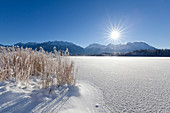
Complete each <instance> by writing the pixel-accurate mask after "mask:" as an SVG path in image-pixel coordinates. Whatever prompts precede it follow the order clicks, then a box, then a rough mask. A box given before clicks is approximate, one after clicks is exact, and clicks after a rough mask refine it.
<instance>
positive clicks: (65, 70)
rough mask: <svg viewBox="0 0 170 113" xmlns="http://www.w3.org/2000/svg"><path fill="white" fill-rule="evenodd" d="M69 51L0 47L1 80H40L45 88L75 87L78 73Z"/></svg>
mask: <svg viewBox="0 0 170 113" xmlns="http://www.w3.org/2000/svg"><path fill="white" fill-rule="evenodd" d="M68 56H69V52H68V49H67V50H66V51H64V52H60V51H57V50H56V48H55V47H54V52H46V51H44V50H43V48H42V47H40V50H39V51H37V50H36V49H35V50H32V49H31V48H25V49H24V48H22V47H21V48H19V47H18V46H12V47H0V80H1V81H4V80H9V79H12V78H14V80H15V81H16V82H29V80H30V79H33V78H36V79H39V80H40V84H41V85H42V87H43V88H51V87H53V86H60V85H62V84H67V85H74V84H75V83H76V73H77V69H75V65H74V62H73V61H71V60H70V59H69V58H68Z"/></svg>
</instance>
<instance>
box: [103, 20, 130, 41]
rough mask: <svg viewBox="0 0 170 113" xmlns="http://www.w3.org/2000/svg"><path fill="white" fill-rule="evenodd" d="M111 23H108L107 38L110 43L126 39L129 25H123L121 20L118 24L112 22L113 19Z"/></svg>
mask: <svg viewBox="0 0 170 113" xmlns="http://www.w3.org/2000/svg"><path fill="white" fill-rule="evenodd" d="M109 23H110V24H109V25H106V29H105V31H106V33H105V34H106V37H107V40H108V41H109V42H110V43H121V40H122V39H124V37H125V34H126V33H127V32H126V30H127V29H128V27H124V25H121V24H120V23H121V21H119V22H118V24H114V25H113V24H112V23H111V21H109Z"/></svg>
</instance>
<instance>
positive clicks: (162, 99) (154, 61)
mask: <svg viewBox="0 0 170 113" xmlns="http://www.w3.org/2000/svg"><path fill="white" fill-rule="evenodd" d="M72 59H73V60H74V61H75V63H76V64H77V66H78V67H79V73H78V76H79V79H80V80H84V81H89V82H91V83H93V84H94V85H95V86H97V87H98V88H99V89H100V90H101V91H102V93H103V99H104V101H105V103H106V104H105V105H101V107H104V108H108V110H109V111H110V112H113V113H117V112H128V113H132V112H136V113H148V112H155V113H156V112H161V113H170V58H164V57H72Z"/></svg>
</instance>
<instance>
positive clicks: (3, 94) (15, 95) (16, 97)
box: [0, 81, 103, 113]
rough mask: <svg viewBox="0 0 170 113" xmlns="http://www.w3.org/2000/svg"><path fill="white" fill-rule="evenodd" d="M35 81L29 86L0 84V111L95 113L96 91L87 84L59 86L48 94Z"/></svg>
mask: <svg viewBox="0 0 170 113" xmlns="http://www.w3.org/2000/svg"><path fill="white" fill-rule="evenodd" d="M37 86H38V84H37V81H32V82H31V84H30V85H21V84H20V83H19V84H15V83H14V82H9V81H6V82H1V83H0V112H1V113H4V112H8V113H30V112H31V113H97V112H100V111H103V109H101V108H98V107H96V105H98V102H101V101H102V100H101V99H102V95H101V92H100V90H98V89H97V88H95V87H94V86H92V85H90V84H89V83H87V82H81V83H80V84H79V85H77V86H62V87H59V88H57V90H55V91H52V93H51V94H50V95H49V89H41V90H40V89H39V87H37Z"/></svg>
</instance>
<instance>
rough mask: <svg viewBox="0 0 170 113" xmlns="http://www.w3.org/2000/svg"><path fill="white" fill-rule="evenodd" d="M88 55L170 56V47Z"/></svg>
mask: <svg viewBox="0 0 170 113" xmlns="http://www.w3.org/2000/svg"><path fill="white" fill-rule="evenodd" d="M88 56H153V57H154V56H159V57H170V49H155V50H136V51H133V52H129V53H102V54H89V55H88Z"/></svg>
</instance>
